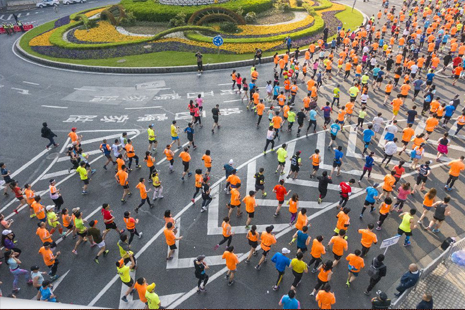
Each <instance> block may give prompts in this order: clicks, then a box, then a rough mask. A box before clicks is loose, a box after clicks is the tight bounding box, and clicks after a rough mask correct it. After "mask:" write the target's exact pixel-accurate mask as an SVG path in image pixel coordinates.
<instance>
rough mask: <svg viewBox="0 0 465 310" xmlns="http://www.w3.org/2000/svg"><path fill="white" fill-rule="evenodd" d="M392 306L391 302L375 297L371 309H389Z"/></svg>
mask: <svg viewBox="0 0 465 310" xmlns="http://www.w3.org/2000/svg"><path fill="white" fill-rule="evenodd" d="M390 305H391V300H390V299H387V300H380V299H379V298H378V297H375V298H373V299H372V300H371V306H372V307H371V309H389V306H390Z"/></svg>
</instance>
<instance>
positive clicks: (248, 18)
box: [245, 11, 257, 24]
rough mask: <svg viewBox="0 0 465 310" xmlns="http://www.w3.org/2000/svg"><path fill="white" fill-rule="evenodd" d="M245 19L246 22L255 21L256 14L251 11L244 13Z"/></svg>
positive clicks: (251, 22)
mask: <svg viewBox="0 0 465 310" xmlns="http://www.w3.org/2000/svg"><path fill="white" fill-rule="evenodd" d="M245 21H246V22H247V24H253V23H255V22H256V21H257V14H255V12H253V11H252V12H249V13H247V14H245Z"/></svg>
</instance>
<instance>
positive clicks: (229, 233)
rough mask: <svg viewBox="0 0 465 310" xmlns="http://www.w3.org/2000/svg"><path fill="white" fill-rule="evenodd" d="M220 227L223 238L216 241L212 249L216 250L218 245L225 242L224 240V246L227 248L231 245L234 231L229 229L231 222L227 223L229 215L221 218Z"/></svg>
mask: <svg viewBox="0 0 465 310" xmlns="http://www.w3.org/2000/svg"><path fill="white" fill-rule="evenodd" d="M221 227H222V229H223V240H221V241H220V242H219V243H217V244H216V245H215V246H214V248H213V250H217V249H218V248H219V247H220V245H222V244H223V243H225V242H226V241H227V242H228V244H227V245H226V248H228V247H229V246H230V245H231V242H232V237H233V236H234V233H233V232H232V231H231V224H230V223H229V217H227V216H226V217H225V218H223V223H221Z"/></svg>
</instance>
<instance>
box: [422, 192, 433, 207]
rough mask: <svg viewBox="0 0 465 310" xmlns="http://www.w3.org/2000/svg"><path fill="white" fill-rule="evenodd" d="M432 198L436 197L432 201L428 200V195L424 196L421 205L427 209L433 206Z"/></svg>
mask: <svg viewBox="0 0 465 310" xmlns="http://www.w3.org/2000/svg"><path fill="white" fill-rule="evenodd" d="M434 198H436V197H433V198H432V199H430V198H429V197H428V194H426V195H425V197H424V199H423V205H424V206H427V207H431V206H432V205H433V203H434Z"/></svg>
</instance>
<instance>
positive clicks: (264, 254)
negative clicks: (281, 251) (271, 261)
mask: <svg viewBox="0 0 465 310" xmlns="http://www.w3.org/2000/svg"><path fill="white" fill-rule="evenodd" d="M268 253H270V250H266V251H265V250H263V252H262V255H263V256H265V257H266V256H267V255H268Z"/></svg>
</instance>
